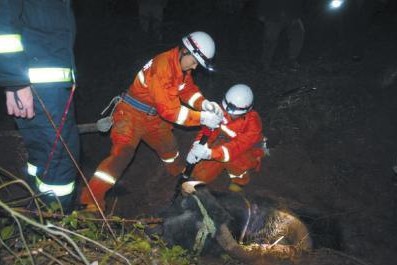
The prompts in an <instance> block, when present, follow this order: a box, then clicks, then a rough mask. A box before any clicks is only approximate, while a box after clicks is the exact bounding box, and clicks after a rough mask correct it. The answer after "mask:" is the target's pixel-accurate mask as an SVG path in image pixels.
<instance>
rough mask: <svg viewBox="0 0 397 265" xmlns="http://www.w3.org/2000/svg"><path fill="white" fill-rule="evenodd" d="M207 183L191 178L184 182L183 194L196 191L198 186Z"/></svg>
mask: <svg viewBox="0 0 397 265" xmlns="http://www.w3.org/2000/svg"><path fill="white" fill-rule="evenodd" d="M198 185H205V182H203V181H195V180H190V181H186V182H185V183H183V184H182V194H183V195H185V196H187V195H190V194H193V193H195V192H196V186H198Z"/></svg>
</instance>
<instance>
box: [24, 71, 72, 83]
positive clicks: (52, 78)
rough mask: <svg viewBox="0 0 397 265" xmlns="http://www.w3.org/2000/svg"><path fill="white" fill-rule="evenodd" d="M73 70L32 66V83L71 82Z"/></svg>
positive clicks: (30, 75)
mask: <svg viewBox="0 0 397 265" xmlns="http://www.w3.org/2000/svg"><path fill="white" fill-rule="evenodd" d="M72 75H73V71H72V69H70V68H56V67H49V68H30V69H29V78H30V82H31V83H33V84H34V83H53V82H71V81H72Z"/></svg>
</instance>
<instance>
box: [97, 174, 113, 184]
mask: <svg viewBox="0 0 397 265" xmlns="http://www.w3.org/2000/svg"><path fill="white" fill-rule="evenodd" d="M94 177H96V178H99V179H100V180H102V181H104V182H106V183H109V184H111V185H114V184H116V178H115V177H113V176H111V175H109V174H108V173H106V172H103V171H96V172H95V173H94Z"/></svg>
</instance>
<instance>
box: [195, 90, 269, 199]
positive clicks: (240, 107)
mask: <svg viewBox="0 0 397 265" xmlns="http://www.w3.org/2000/svg"><path fill="white" fill-rule="evenodd" d="M253 102H254V95H253V93H252V91H251V88H250V87H248V86H247V85H244V84H236V85H234V86H232V87H231V88H230V89H229V90H228V91H227V92H226V94H225V97H224V98H223V101H222V107H223V112H224V117H225V119H224V121H223V123H222V124H221V126H220V127H219V128H217V129H215V130H214V131H213V132H212V134H211V136H210V137H209V139H208V143H207V144H205V145H201V144H199V141H198V140H199V139H200V138H201V135H202V132H200V133H199V134H198V135H197V138H196V140H197V141H196V142H194V144H193V146H192V149H191V150H190V152H189V153H188V156H187V162H189V163H191V164H196V163H197V165H196V166H195V168H194V170H193V172H192V177H193V178H194V179H196V180H201V181H204V182H206V183H209V182H212V181H214V180H215V179H216V178H217V177H218V176H219V175H220V174H221V173H222V171H223V170H226V171H227V173H228V175H229V177H230V185H229V190H231V191H235V192H239V191H242V187H243V186H245V185H247V184H248V183H249V181H250V171H251V170H258V169H259V167H260V164H261V159H262V157H264V156H265V152H264V148H263V144H264V142H263V141H264V137H263V134H262V121H261V118H260V116H259V114H258V113H257V112H256V111H255V110H253Z"/></svg>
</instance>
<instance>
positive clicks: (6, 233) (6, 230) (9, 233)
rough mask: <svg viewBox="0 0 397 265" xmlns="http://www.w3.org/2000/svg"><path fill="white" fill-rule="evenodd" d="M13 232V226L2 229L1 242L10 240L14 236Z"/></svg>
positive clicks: (0, 232) (0, 233)
mask: <svg viewBox="0 0 397 265" xmlns="http://www.w3.org/2000/svg"><path fill="white" fill-rule="evenodd" d="M14 231H15V229H14V226H12V225H9V226H6V227H4V228H3V229H1V231H0V237H1V239H2V240H7V239H10V238H11V236H12V235H13V234H14Z"/></svg>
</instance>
